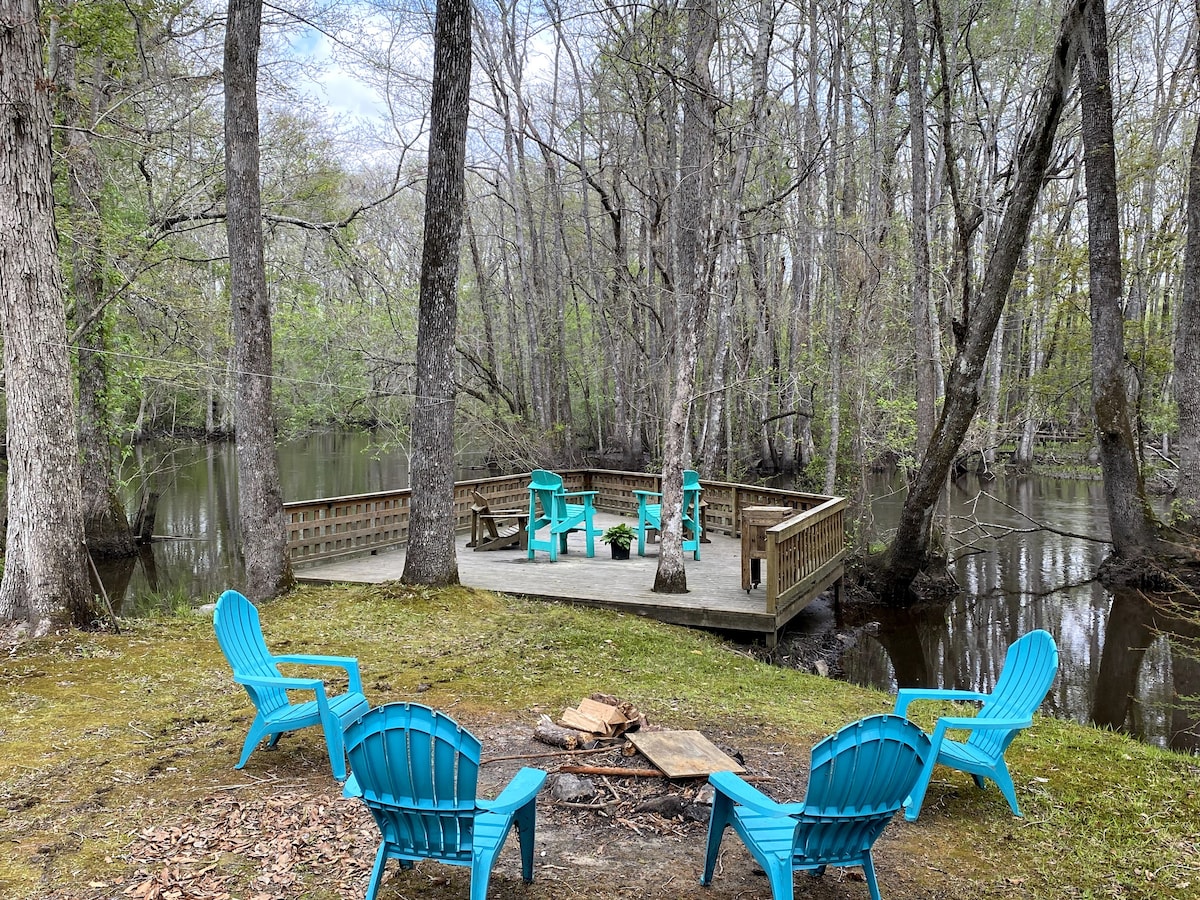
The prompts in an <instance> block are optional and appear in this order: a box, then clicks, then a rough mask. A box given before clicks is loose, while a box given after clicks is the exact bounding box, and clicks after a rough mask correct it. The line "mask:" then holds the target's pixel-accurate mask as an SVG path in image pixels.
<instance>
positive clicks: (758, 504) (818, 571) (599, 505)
mask: <svg viewBox="0 0 1200 900" xmlns="http://www.w3.org/2000/svg"><path fill="white" fill-rule="evenodd" d="M560 474H562V475H563V479H564V481H565V483H566V486H567V490H572V491H574V490H587V491H593V492H594V494H595V497H596V500H595V504H596V519H595V524H596V527H598V528H600V529H601V530H603V529H605V528H607V527H608V526H609V525H614V524H616V523H618V522H628V523H629V524H631V525H635V526H636V515H637V512H636V510H637V503H636V500H635V499H634V496H635V495H634V493H633V492H634V491H635V490H650V491H655V490H659V489H660V488H659V478H658V476H657V475H652V474H647V473H639V472H617V471H611V470H605V469H574V470H569V471H564V472H562V473H560ZM528 484H529V476H528V475H508V476H498V477H495V478H482V479H478V480H475V481H460V482H456V483H455V485H454V510H455V526H456V528H457V530H458V534H459V538H458V576H459V580H460V581H461V582H462V583H463V584H465V585H468V586H470V587H477V588H483V589H486V590H492V591H500V592H503V593H508V594H517V595H521V596H525V597H536V598H542V599H547V600H563V601H568V602H571V603H581V604H586V605H589V606H602V607H607V608H609V609H620V610H624V611H626V612H630V613H634V614H636V615H644V616H651V617H653V618H656V619H661V620H662V621H664V622H672V623H675V624H678V625H692V626H696V627H700V628H715V629H721V630H729V631H744V632H751V633H754V634H758V635H761V636H762V637H763V638H764V640H765V641H766V642H767V645H768V646H774V645H775V642H776V640H777V638H778V635H779V632H780V631H782V630H783V628H784V627H786V626H787V624H788V622H790V621H791V620H792V618H793V617H795V615H796V614H797V613H798V612H799V611H800V610H802V609H803V608H804V607H805V606H807V605H808V604H809V603H811V602H812V601H813V600H814V599H815V598H816V597H818V596H819V595H820V594H821V593H822V592H824V591H826V590H828V589H829V588H830V587H834V588H835V589H840V586H841V579H842V574H843V559H844V558H845V555H846V549H845V524H844V511H845V508H846V500H845V499H844V498H841V497H824V496H820V495H817V494H806V493H802V492H798V491H786V490H777V489H771V488H765V487H760V486H755V485H743V484H734V483H730V482H719V481H708V480H701V486H702V488H703V494H702V501H703V506H704V510H703V512H702V517H703V523H704V534H705V537H706V538H707V539H708V542H706V543H704V544H702V545H701V551H700V556H701V558H700V559H699V560H694V559H692V558H691V554H684V562H685V565H686V569H687V582H688V588H689V592H688V593H687V594H656V593H654V592H653V591H652V590H651V587H652V586H653V584H654V573H655V568H656V566H657V550H658V548H657V545H653V544H652V545H649V546H648V547H647V556H646V557H644V558H641V559H639V558H638V557H637V554H636V544H635V545H634V546H635V552H634V555H633V558H632V559H630V560H619V561H618V560H613V559H612V558H611V554H610V552H609V548H608V546H607V545H606V544H603V543H601V542H600V541H599V539H597V542H596V556H595V557H593V558H592V559H588V558H587V556H586V555H585V548H584V541H583V538H582V537H581V536H580V535H578V534H573V535H571V538H570V541H569V543H568V548H569V549H568V553H567V555H566V556H562V555H560V556H559V559H558V561H557V562H554V563H552V562H550V560H549V558H548V556H547V554H546V553H544V552H539V553H537V554H536V555H535V558H534V559H532V560H531V559H529V558H528V555H527V551H524V550H518V549H514V550H494V551H482V552H476V551H475V550H473V549H471V548H468V547H467V546H466V544H467V540H468V533H469V530H470V528H471V524H472V509H473V504H474V502H475V501H474V499H473V498H474V497H475V496H476V495H477V494H478V495H479V496H481V497H483V498H484V499H485V500H486V501H487V502H488V504H489V505H490V506H491V508H492V509H493V510H496V511H498V510H503V509H518V510H519V509H527V508H528V497H529V494H528ZM408 506H409V492H408V491H407V490H394V491H384V492H380V493H376V494H357V495H354V496H350V497H329V498H324V499H318V500H303V501H297V502H292V503H285V504H284V513H285V515H286V517H287V528H288V551H289V554H290V556H291V560H292V567H293V569H294V571H295V572H296V576H297V578H299V579H300V580H301V581H305V582H310V583H331V582H356V583H360V584H377V583H380V582H384V581H394V580H398V579H399V578H400V576H401V575H402V574H403V571H404V552H405V551H404V544H405V542H406V541H407V540H408ZM764 508H765V509H764ZM781 515H782V516H786V518H782V517H781ZM631 517H632V518H631ZM769 522H778V524H775V525H769V524H768V523H769ZM743 524H746V527H747V528H749V529H750V530H749V531H748V532H747V533H748V537H747V542H748V546H751V545H752V546H753V548H754V549H753V551H752V553H753V555H754V556H755V558H756V559H758V561H759V565H760V574H761V577H762V583H761V586H760V587H758V588H755V589H753V590H752V591H750V592H749V593H747V592H746V590H745V589H744V588H743V586H742V585H743V577H742V566H743V559H742V543H741V538H740V535H741V531H742V528H743ZM749 535H753V536H754V537H753V538H751V537H750V536H749ZM750 555H751V552H748V553H747V556H750ZM745 564H746V566H747V571H748V569H749V565H750V564H749V562H748V561H746V562H745Z"/></svg>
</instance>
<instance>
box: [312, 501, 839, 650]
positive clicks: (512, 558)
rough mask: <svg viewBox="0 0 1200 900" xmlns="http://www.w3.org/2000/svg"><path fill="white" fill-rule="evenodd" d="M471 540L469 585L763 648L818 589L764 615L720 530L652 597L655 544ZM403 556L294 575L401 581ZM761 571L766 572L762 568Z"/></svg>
mask: <svg viewBox="0 0 1200 900" xmlns="http://www.w3.org/2000/svg"><path fill="white" fill-rule="evenodd" d="M618 522H626V523H628V524H630V525H632V526H633V527H636V526H637V520H636V519H628V518H622V517H620V516H616V515H612V514H610V513H604V512H598V513H597V514H596V526H597V527H598V528H601V529H603V528H607V527H608V526H609V525H615V524H616V523H618ZM469 537H470V536H469V535H467V534H460V535H459V537H458V542H457V555H458V577H459V581H461V582H462V584H464V585H467V586H469V587H475V588H483V589H485V590H489V591H497V592H500V593H506V594H516V595H519V596H523V597H532V598H535V599H541V600H558V601H566V602H570V603H578V604H582V605H585V606H597V607H603V608H607V609H616V610H622V611H624V612H628V613H633V614H635V615H640V616H649V617H651V618H654V619H658V620H660V621H663V622H672V623H674V624H677V625H689V626H693V627H699V628H712V629H719V630H727V631H745V632H752V633H755V634H757V635H759V636H761V637H762V638H763V639H764V640H765V641H766V643H767V645H768V646H774V644H775V641H776V639H777V637H778V634H779V632H780V631H781V630H782V629H783V628H784V627H785V626H786V625H787V623H788V622H789V621H791V619H792V618H793V617H794V616H795V615H796V614H797V613H798V612H800V610H802V609H803V608H804V607H805V606H807V605H808V603H809V602H811V600H812V599H814V598H815V596H817V594H818V593H820V591H814V592H810V593H807V594H805V595H804V596H801V597H797V598H796V599H795V600H794V601H792V602H791V603H789V604H786V605H783V607H782V608H781V609H777V610H776V611H775V613H773V614H772V613H770V612H768V611H767V601H766V592H765V590H764V588H763V587H762V586H759V587H757V588H754V589H753V590H751V591H750V592H749V593H747V592H746V591H744V590H742V587H741V543H740V541H739V540H738V539H737V538H731V537H727V536H725V535H723V534H714V535H713V536H712V538H711V543H705V544H701V546H700V559H699V560H694V559H692V554H690V553H687V554H684V563H685V567H686V570H687V583H688V593H686V594H656V593H654V591H652V590H651V587H652V586H653V585H654V572H655V568H656V567H657V565H658V544H648V545H647V546H646V556H644V557H638V555H637V542H636V541H634V545H633V547H632V553H631V555H630V558H629V559H628V560H614V559H612V557H611V553H610V550H609V547H608V545H607V544H604V543H602V542H601V541H600V539H599V538H596V555H595V556H594V557H593V558H591V559H588V557H587V555H586V552H587V551H586V548H585V546H584V539H583V536H582V535H581V534H572V535H571V536H570V539H569V540H568V543H567V546H568V551H567V554H566V555H562V554H559V557H558V561H557V562H550V559H549V557H548V555H547V554H546V553H545V552H538V553H536V554H535V559H532V560H531V559H529V558H528V554H527V551H525V550H520V549H516V548H514V549H511V550H491V551H483V552H476V551H474V550H472V549H471V548H469V547H467V546H466V543H467V541H468V540H469ZM404 553H405V551H404V548H403V547H401V548H398V549H395V550H389V551H379V552H378V553H377V554H376V555H373V556H358V557H352V558H342V559H339V560H336V561H331V562H326V563H324V564H316V565H312V566H307V567H304V568H300V569H298V570H297V572H296V576H297V578H298V579H299V580H300V581H302V582H306V583H313V584H329V583H346V582H350V583H360V584H378V583H380V582H384V581H393V580H398V579H399V578H400V575H401V573H402V572H403V571H404ZM763 571H764V574H765V565H764V567H763ZM838 574H839V575H840V572H839V573H838ZM824 587H829V585H825V586H824ZM822 589H824V588H822Z"/></svg>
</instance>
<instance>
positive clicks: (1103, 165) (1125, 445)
mask: <svg viewBox="0 0 1200 900" xmlns="http://www.w3.org/2000/svg"><path fill="white" fill-rule="evenodd" d="M1104 7H1105V0H1089V2H1087V3H1086V5H1085V7H1084V15H1083V21H1084V28H1083V34H1084V44H1083V50H1082V52H1081V53H1080V61H1079V89H1080V108H1081V116H1080V118H1081V123H1082V131H1083V148H1084V178H1085V184H1086V186H1087V209H1088V271H1089V288H1090V292H1091V318H1092V410H1093V412H1094V414H1095V417H1096V431H1097V435H1098V437H1099V442H1100V469H1101V471H1102V473H1103V475H1104V499H1105V502H1106V504H1107V506H1108V521H1109V527H1110V528H1111V530H1112V542H1113V553H1114V554H1115V555H1116V556H1118V557H1123V558H1125V559H1136V558H1137V557H1139V556H1142V555H1143V554H1145V553H1146V552H1147V551H1148V550H1151V549H1152V548H1153V545H1154V544H1155V542H1156V539H1155V528H1154V522H1153V514H1152V513H1151V511H1150V506H1149V504H1148V503H1147V502H1146V490H1145V484H1144V482H1143V480H1142V470H1141V467H1140V466H1139V465H1138V459H1137V449H1136V448H1135V446H1134V436H1133V427H1132V425H1131V424H1130V419H1129V404H1128V397H1127V394H1126V392H1125V326H1124V318H1123V316H1122V313H1121V296H1122V292H1123V284H1122V275H1121V234H1120V222H1119V217H1118V212H1117V157H1116V149H1115V147H1114V144H1113V113H1112V83H1111V80H1110V77H1109V70H1108V23H1107V18H1106V15H1105V8H1104Z"/></svg>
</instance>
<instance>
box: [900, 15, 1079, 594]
mask: <svg viewBox="0 0 1200 900" xmlns="http://www.w3.org/2000/svg"><path fill="white" fill-rule="evenodd" d="M1087 2H1088V0H1073V2H1072V3H1071V4H1070V5H1069V6H1068V8H1067V10H1066V11H1065V12H1064V14H1063V21H1062V24H1061V26H1060V28H1059V34H1058V39H1057V40H1056V42H1055V47H1054V51H1053V54H1052V56H1051V58H1050V64H1049V66H1048V69H1047V71H1046V75H1045V77H1044V79H1043V81H1042V85H1041V88H1040V90H1039V100H1038V107H1037V110H1036V111H1035V115H1034V120H1033V122H1032V127H1031V130H1030V132H1029V133H1028V134H1027V135H1026V136H1025V139H1024V140H1023V141H1022V143H1021V145H1020V147H1019V148H1018V149H1017V154H1016V159H1015V161H1014V164H1015V167H1016V169H1017V178H1016V181H1015V183H1014V185H1013V191H1012V194H1011V196H1010V199H1009V202H1008V206H1007V208H1006V209H1005V210H1004V216H1003V219H1002V220H1001V222H1000V228H999V232H998V233H997V235H996V239H995V242H994V244H993V246H992V248H991V255H990V256H989V257H988V261H987V266H986V268H985V270H984V275H983V285H982V286H981V288H980V291H979V295H978V297H977V298H976V299H975V302H974V303H972V304H971V307H970V308H969V310H967V311H966V313H965V315H966V318H965V321H964V323H963V326H962V328H963V332H962V338H961V340H960V342H959V345H958V347H957V352H956V354H955V357H954V361H953V362H952V364H951V366H950V378H949V380H948V381H947V384H946V398H945V403H944V405H943V407H942V414H941V417H940V418H939V419H938V423H937V427H936V428H935V429H934V433H933V437H932V439H931V440H930V442H929V449H928V450H927V451H926V453H925V456H924V458H923V459H922V460H921V466H920V469H919V470H918V471H917V476H916V478H915V479H914V480H913V482H912V484H911V485H909V489H908V495H907V497H905V500H904V507H903V508H902V509H901V511H900V519H899V522H898V523H897V526H896V534H895V537H894V538H893V539H892V543H891V545H890V546H889V548H888V551H887V554H886V557H885V559H884V561H883V567H882V571H881V573H880V580H879V584H878V589H879V593H880V594H881V595H882V596H883V597H884V598H885V599H887V600H888V601H890V602H892V603H907V602H909V601H910V600H911V599H912V598H911V596H910V590H909V589H910V587H911V586H912V582H913V579H914V578H916V576H917V574H918V573H919V572H921V571H923V570H924V569H925V568H926V567H927V566H928V565H929V564H930V563H931V561H932V556H931V550H932V547H931V541H932V534H933V511H934V508H935V506H936V504H937V501H938V497H939V496H940V494H941V490H942V486H943V485H944V484H945V482H946V476H947V474H948V473H949V471H950V466H951V464H952V463H953V461H954V457H955V456H956V455H957V453H958V449H959V448H960V447H961V446H962V441H963V437H964V436H965V435H966V433H967V429H968V428H969V427H970V424H971V420H972V419H973V418H974V416H975V412H976V410H977V409H978V408H979V402H980V387H981V380H982V377H983V372H984V365H985V363H986V361H987V355H988V351H989V349H990V348H991V345H992V336H993V334H994V333H995V330H996V325H997V323H998V322H999V320H1000V311H1001V309H1002V308H1003V306H1004V301H1005V299H1006V297H1007V295H1008V291H1009V287H1010V285H1011V284H1012V278H1013V273H1014V272H1015V271H1016V268H1017V264H1018V261H1019V260H1020V256H1021V251H1022V249H1023V248H1024V246H1025V239H1026V237H1027V235H1028V233H1029V222H1030V219H1031V218H1032V216H1033V210H1034V207H1035V205H1036V203H1037V197H1038V193H1039V192H1040V190H1041V187H1042V181H1043V179H1044V177H1045V173H1046V167H1047V165H1048V164H1049V160H1050V151H1051V148H1052V146H1053V143H1054V134H1055V132H1056V131H1057V130H1058V123H1059V120H1060V119H1061V117H1062V111H1063V106H1064V104H1065V103H1066V97H1067V91H1068V88H1069V87H1070V82H1071V78H1072V75H1073V73H1074V70H1075V65H1076V62H1077V60H1078V55H1079V46H1080V43H1081V39H1082V36H1081V33H1080V31H1081V24H1082V19H1083V6H1084V5H1085V4H1086V3H1087Z"/></svg>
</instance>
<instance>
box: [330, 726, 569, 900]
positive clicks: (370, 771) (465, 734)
mask: <svg viewBox="0 0 1200 900" xmlns="http://www.w3.org/2000/svg"><path fill="white" fill-rule="evenodd" d="M346 748H347V752H348V754H349V757H350V769H351V773H352V774H351V775H350V778H349V779H348V780H347V781H346V787H345V790H344V792H343V793H344V795H345V796H347V797H358V798H360V799H361V800H362V801H363V803H365V804H366V806H367V809H368V810H370V812H371V816H372V817H373V818H374V820H375V824H376V825H377V826H378V827H379V831H380V833H381V835H382V841H381V843H380V845H379V850H378V851H377V853H376V855H375V866H374V869H373V870H372V872H371V880H370V883H369V884H368V886H367V893H366V897H367V900H372V898H374V897H375V895H376V893H377V892H378V890H379V885H380V883H381V881H382V878H383V871H384V867H385V866H386V864H387V861H388V860H389V859H398V860H399V861H400V865H401V866H402V867H405V868H408V867H410V866H411V865H412V864H413V862H415V861H416V860H419V859H433V860H438V861H440V862H444V863H449V864H451V865H459V866H470V867H471V898H472V900H483V898H484V896H485V895H486V894H487V886H488V880H489V878H490V876H491V870H492V866H493V864H494V863H495V859H496V855H497V854H498V853H499V852H500V848H501V846H503V844H504V841H505V839H506V838H507V837H508V834H509V832H510V831H511V829H512V826H513V825H514V824H515V825H516V826H517V837H518V840H519V841H520V844H521V871H522V877H523V878H524V879H525V881H526V882H529V881H532V880H533V839H534V812H535V801H536V798H537V793H538V791H539V790H540V789H541V787H542V784H543V782H544V781H545V779H546V773H545V772H543V771H542V770H540V769H531V768H523V769H521V770H520V771H519V772H518V773H517V774H516V775H515V776H514V777H513V779H512V781H510V782H509V784H508V786H507V787H505V789H504V790H503V791H502V792H501V794H500V796H499V797H497V798H496V799H495V800H492V801H488V800H480V799H478V798H477V797H476V786H477V781H478V774H479V755H480V743H479V741H478V739H476V738H475V736H474V735H472V734H471V733H470V732H469V731H467V730H466V729H464V728H462V727H461V726H460V725H459V724H458V723H457V722H455V721H454V720H453V719H451V718H450V717H449V716H447V715H445V714H444V713H440V712H437V711H435V710H432V709H430V708H429V707H427V706H422V705H420V704H417V703H389V704H385V705H383V706H379V707H376V708H375V709H372V710H371V711H370V712H368V713H366V714H365V715H363V716H362V717H360V718H359V719H358V720H357V721H356V722H354V723H352V724H351V725H350V727H349V728H348V729H347V730H346Z"/></svg>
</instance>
